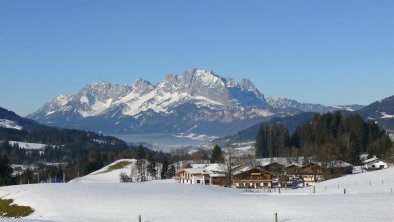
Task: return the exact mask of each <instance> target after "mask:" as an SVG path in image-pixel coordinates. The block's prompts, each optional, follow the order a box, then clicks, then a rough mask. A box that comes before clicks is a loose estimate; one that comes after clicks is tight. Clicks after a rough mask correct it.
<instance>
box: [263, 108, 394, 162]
mask: <svg viewBox="0 0 394 222" xmlns="http://www.w3.org/2000/svg"><path fill="white" fill-rule="evenodd" d="M392 147H393V143H392V141H391V140H390V138H389V136H388V134H387V133H386V131H385V130H384V129H382V128H380V127H379V126H378V125H377V124H376V123H375V122H373V121H364V120H363V118H362V117H361V116H360V115H358V114H355V115H351V114H344V113H341V112H339V111H338V112H334V113H326V114H316V115H315V117H314V119H313V121H312V122H310V123H308V124H305V125H302V126H299V127H297V129H296V130H295V131H294V132H293V133H292V134H289V132H288V130H287V129H286V128H285V127H283V126H280V125H275V124H263V125H261V127H260V129H259V132H258V134H257V136H256V145H255V148H256V158H269V157H278V156H302V155H303V156H306V157H314V158H315V159H316V160H319V159H322V160H327V157H330V158H331V159H337V160H343V161H346V162H349V163H351V164H360V158H359V156H360V154H362V153H368V154H370V155H376V156H378V157H380V158H383V159H389V158H392Z"/></svg>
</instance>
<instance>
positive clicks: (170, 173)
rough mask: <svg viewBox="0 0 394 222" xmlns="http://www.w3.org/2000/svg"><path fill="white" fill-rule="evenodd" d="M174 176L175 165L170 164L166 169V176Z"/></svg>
mask: <svg viewBox="0 0 394 222" xmlns="http://www.w3.org/2000/svg"><path fill="white" fill-rule="evenodd" d="M174 176H175V166H174V165H171V166H170V168H169V169H168V171H167V178H169V179H170V178H173V177H174Z"/></svg>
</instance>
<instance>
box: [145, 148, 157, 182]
mask: <svg viewBox="0 0 394 222" xmlns="http://www.w3.org/2000/svg"><path fill="white" fill-rule="evenodd" d="M156 167H157V164H156V161H155V159H154V158H153V154H151V153H150V154H149V155H148V166H147V171H148V173H149V175H150V176H151V177H152V178H154V179H156V176H157V169H156Z"/></svg>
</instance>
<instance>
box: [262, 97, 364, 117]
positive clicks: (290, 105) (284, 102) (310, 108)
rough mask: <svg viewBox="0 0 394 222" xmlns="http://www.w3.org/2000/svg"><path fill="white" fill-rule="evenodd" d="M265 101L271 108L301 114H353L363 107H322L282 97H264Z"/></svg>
mask: <svg viewBox="0 0 394 222" xmlns="http://www.w3.org/2000/svg"><path fill="white" fill-rule="evenodd" d="M266 101H267V103H268V104H269V105H270V106H272V107H273V108H279V109H295V110H299V111H302V112H316V113H326V112H333V111H336V110H346V111H350V112H353V111H356V110H359V109H361V108H363V107H364V106H362V105H347V106H339V105H336V106H324V105H321V104H312V103H300V102H298V101H296V100H293V99H288V98H284V97H272V96H268V97H266Z"/></svg>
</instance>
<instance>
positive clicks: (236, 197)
mask: <svg viewBox="0 0 394 222" xmlns="http://www.w3.org/2000/svg"><path fill="white" fill-rule="evenodd" d="M393 175H394V168H390V169H386V170H381V171H376V172H370V173H364V174H359V175H354V176H346V177H343V178H339V179H336V180H332V181H327V182H323V183H320V184H318V185H316V191H317V193H316V194H310V192H309V191H310V190H311V187H309V188H304V189H299V190H287V191H284V192H281V194H279V193H278V192H275V193H267V192H261V193H253V192H244V191H243V190H235V189H229V188H222V187H217V186H203V185H190V184H176V183H174V182H173V181H171V180H165V181H152V182H146V183H123V184H122V183H110V184H109V183H67V184H31V185H19V186H8V187H0V196H1V197H2V198H13V199H14V200H15V202H16V203H17V204H22V205H29V206H32V207H33V208H34V209H35V212H34V213H33V214H32V215H31V216H29V217H28V219H43V220H54V221H137V219H138V215H141V216H142V220H143V221H151V222H154V221H162V222H166V221H168V222H170V221H171V222H177V221H182V222H184V221H195V222H198V221H217V222H224V221H226V222H228V221H230V222H232V221H234V222H235V221H251V222H254V221H256V222H257V221H274V214H275V213H278V218H279V221H303V222H332V221H343V222H364V221H365V222H370V221H381V222H392V221H393V219H394V212H393V211H392V209H394V194H391V193H390V188H391V187H393V186H394V177H393ZM381 179H384V184H381ZM369 181H372V185H371V186H370V185H369ZM338 183H339V184H340V186H341V187H340V191H341V192H340V191H337V184H338ZM356 183H357V185H356ZM344 184H347V185H348V189H349V190H348V191H349V193H348V194H346V195H344V194H343V190H342V185H344ZM351 184H353V185H354V186H350V185H351ZM324 187H327V190H328V192H324Z"/></svg>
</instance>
